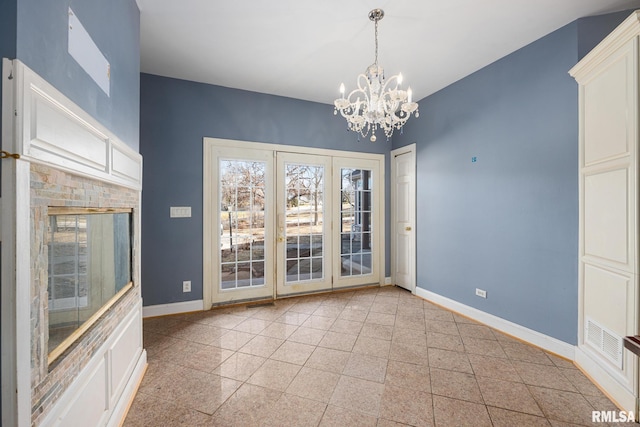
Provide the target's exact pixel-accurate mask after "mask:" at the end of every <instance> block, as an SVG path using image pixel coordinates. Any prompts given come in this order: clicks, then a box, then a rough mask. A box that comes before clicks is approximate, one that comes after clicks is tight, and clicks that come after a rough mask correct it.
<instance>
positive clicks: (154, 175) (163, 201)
mask: <svg viewBox="0 0 640 427" xmlns="http://www.w3.org/2000/svg"><path fill="white" fill-rule="evenodd" d="M140 119H141V122H140V151H141V153H142V155H143V157H144V172H143V174H144V175H143V182H144V189H143V192H142V297H143V301H144V305H145V306H148V305H156V304H165V303H172V302H179V301H189V300H199V299H202V275H203V273H202V268H203V267H202V256H203V252H202V238H203V237H202V192H203V185H202V179H203V174H202V162H203V159H202V150H203V148H202V147H203V142H202V139H203V137H215V138H224V139H235V140H241V141H255V142H265V143H277V144H284V145H299V146H305V147H316V148H328V149H335V150H349V151H360V152H370V153H381V154H388V152H389V150H390V148H391V147H390V145H391V144H390V143H389V142H386V141H385V138H384V137H379V138H378V142H376V143H375V144H372V143H370V142H369V141H368V140H362V141H360V142H358V141H357V138H356V135H355V134H354V133H351V132H347V130H346V122H345V120H344V119H343V118H341V117H339V116H338V117H335V116H334V115H333V107H332V106H330V105H326V104H319V103H312V102H307V101H301V100H296V99H292V98H283V97H278V96H272V95H265V94H260V93H255V92H248V91H242V90H237V89H229V88H224V87H220V86H211V85H206V84H201V83H194V82H189V81H184V80H176V79H170V78H166V77H159V76H154V75H150V74H142V76H141V109H140ZM387 158H388V155H387ZM387 163H388V159H387ZM387 176H388V174H387ZM387 187H388V186H387ZM387 197H389V196H388V195H387ZM170 206H191V213H192V217H191V218H179V219H176V218H173V219H172V218H169V207H170ZM387 218H389V217H388V216H387ZM386 228H387V229H388V227H386ZM388 242H389V240H388V239H387V246H388ZM385 252H386V253H387V254H388V249H387V250H386V251H385ZM387 258H388V256H387ZM387 264H388V259H387ZM387 269H388V268H387ZM183 280H191V281H192V292H191V293H183V292H182V285H181V284H182V281H183Z"/></svg>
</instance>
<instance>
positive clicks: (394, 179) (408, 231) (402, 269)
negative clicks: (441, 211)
mask: <svg viewBox="0 0 640 427" xmlns="http://www.w3.org/2000/svg"><path fill="white" fill-rule="evenodd" d="M415 173H416V155H415V144H411V145H409V146H407V147H402V148H399V149H397V150H393V151H392V152H391V224H392V226H391V228H392V230H391V232H392V240H391V270H392V274H393V276H392V280H393V281H394V283H395V284H396V285H397V286H400V287H402V288H405V289H408V290H410V291H411V292H415V288H416V263H415V259H416V243H415V242H416V238H415V215H416V206H415V203H416V199H415V197H416V196H415V185H416V184H415V182H416V178H415Z"/></svg>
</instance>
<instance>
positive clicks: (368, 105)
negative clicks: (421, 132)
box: [333, 9, 419, 142]
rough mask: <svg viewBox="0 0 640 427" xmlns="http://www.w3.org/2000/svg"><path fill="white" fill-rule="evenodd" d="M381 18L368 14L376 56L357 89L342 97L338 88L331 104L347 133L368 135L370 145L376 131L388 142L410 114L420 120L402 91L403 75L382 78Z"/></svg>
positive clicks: (379, 12)
mask: <svg viewBox="0 0 640 427" xmlns="http://www.w3.org/2000/svg"><path fill="white" fill-rule="evenodd" d="M383 17H384V11H383V10H382V9H373V10H372V11H371V12H369V19H370V20H371V21H373V22H375V28H376V29H375V40H376V56H375V61H374V62H373V64H371V65H369V67H368V68H367V70H366V71H365V73H364V74H360V75H358V78H357V83H358V88H357V89H354V90H352V91H351V92H350V93H349V95H348V96H347V97H345V96H344V94H345V88H344V84H341V85H340V94H341V97H340V98H338V99H336V100H335V101H334V102H333V103H334V105H335V109H334V111H333V114H334V115H337V114H338V111H340V114H342V117H344V118H345V119H347V124H348V126H349V130H351V131H354V132H358V133H359V134H360V135H362V137H363V138H366V137H367V136H368V135H369V133H371V138H370V139H371V142H375V141H376V130H377V129H378V128H380V129H382V130H384V134H385V135H386V136H387V139H389V138H390V137H391V135H393V131H394V130H395V129H402V126H404V124H405V123H406V122H407V120H408V119H409V117H411V114H413V113H414V112H415V116H416V117H418V116H419V112H418V104H417V103H416V102H412V100H411V88H408V89H407V90H406V91H404V90H402V89H401V87H400V86H401V84H402V74H398V75H397V76H392V77H391V78H389V79H388V80H385V78H384V70H383V69H382V67H380V66H379V65H378V21H380V20H381V19H382V18H383Z"/></svg>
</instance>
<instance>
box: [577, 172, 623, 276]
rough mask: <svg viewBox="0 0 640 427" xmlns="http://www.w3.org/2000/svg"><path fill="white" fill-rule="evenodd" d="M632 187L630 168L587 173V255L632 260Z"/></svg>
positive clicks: (618, 261) (585, 199)
mask: <svg viewBox="0 0 640 427" xmlns="http://www.w3.org/2000/svg"><path fill="white" fill-rule="evenodd" d="M628 188H629V180H628V170H627V169H626V168H625V169H617V170H612V171H607V172H601V173H598V174H594V175H588V176H585V178H584V246H585V255H593V256H597V257H599V258H603V259H604V260H607V261H613V262H616V263H621V264H628V263H629V245H628V236H629V203H628V197H629V190H628Z"/></svg>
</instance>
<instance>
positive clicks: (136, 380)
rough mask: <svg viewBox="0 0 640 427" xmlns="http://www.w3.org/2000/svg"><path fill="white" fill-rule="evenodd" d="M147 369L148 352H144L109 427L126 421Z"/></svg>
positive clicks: (114, 409) (114, 410)
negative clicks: (125, 418)
mask: <svg viewBox="0 0 640 427" xmlns="http://www.w3.org/2000/svg"><path fill="white" fill-rule="evenodd" d="M146 368H147V351H146V350H142V353H141V354H140V357H139V358H138V362H137V363H136V367H135V368H134V369H133V372H132V373H131V377H129V381H127V385H126V386H125V388H124V390H123V392H122V396H121V397H120V399H119V400H118V403H117V404H116V406H115V407H114V408H113V413H112V414H111V418H110V419H109V422H108V423H107V426H108V427H115V426H119V425H121V424H122V422H123V421H124V417H125V415H126V414H127V410H128V408H129V404H130V403H131V402H132V401H133V398H134V397H135V394H136V392H137V391H138V386H139V385H140V381H142V376H143V375H144V372H145V370H146Z"/></svg>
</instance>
